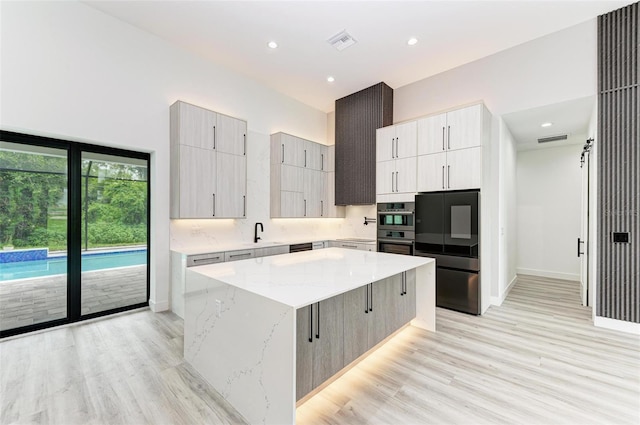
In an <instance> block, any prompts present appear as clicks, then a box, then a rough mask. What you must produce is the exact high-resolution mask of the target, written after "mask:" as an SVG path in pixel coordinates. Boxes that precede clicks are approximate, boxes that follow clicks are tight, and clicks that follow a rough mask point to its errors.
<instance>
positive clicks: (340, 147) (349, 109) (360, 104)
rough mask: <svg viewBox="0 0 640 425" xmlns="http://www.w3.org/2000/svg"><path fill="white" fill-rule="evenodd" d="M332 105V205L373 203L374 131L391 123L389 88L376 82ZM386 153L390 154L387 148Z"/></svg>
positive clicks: (391, 106) (374, 200) (391, 97)
mask: <svg viewBox="0 0 640 425" xmlns="http://www.w3.org/2000/svg"><path fill="white" fill-rule="evenodd" d="M335 105H336V113H335V117H336V127H335V128H336V161H335V167H336V168H335V170H336V183H335V190H336V204H337V205H372V204H375V203H376V150H377V148H376V130H377V129H378V128H381V127H385V126H388V125H391V124H392V122H393V89H392V88H391V87H389V86H388V85H386V84H384V83H378V84H376V85H374V86H371V87H369V88H366V89H364V90H360V91H359V92H356V93H353V94H351V95H349V96H346V97H343V98H341V99H338V100H336V103H335ZM401 138H403V136H401ZM389 143H391V142H389ZM399 150H401V148H400V147H399ZM387 151H388V152H389V154H388V155H391V146H389V147H388V149H387ZM394 152H395V147H394ZM390 159H391V158H390Z"/></svg>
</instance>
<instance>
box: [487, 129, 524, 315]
mask: <svg viewBox="0 0 640 425" xmlns="http://www.w3.org/2000/svg"><path fill="white" fill-rule="evenodd" d="M499 143H500V158H499V166H498V169H499V175H500V177H499V182H498V185H499V189H498V193H499V199H498V232H499V239H498V240H499V243H498V252H499V255H498V258H500V259H501V260H502V261H500V263H499V264H498V279H497V280H494V281H493V282H492V284H493V287H492V291H491V293H492V304H496V305H500V304H502V302H503V301H504V299H505V298H506V296H507V294H508V292H509V290H510V289H511V288H512V286H513V284H514V283H515V279H516V259H517V257H516V253H517V249H518V246H517V242H518V239H517V220H516V214H517V202H516V199H517V196H518V194H517V188H516V180H517V174H516V161H517V152H516V141H515V139H514V138H513V136H512V134H511V132H510V131H509V128H508V127H507V126H506V124H505V123H504V121H503V120H502V119H500V142H499Z"/></svg>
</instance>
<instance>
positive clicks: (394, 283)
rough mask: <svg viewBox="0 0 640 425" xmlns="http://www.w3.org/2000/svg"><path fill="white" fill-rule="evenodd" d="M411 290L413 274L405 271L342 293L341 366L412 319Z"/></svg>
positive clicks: (413, 285) (414, 286) (414, 294)
mask: <svg viewBox="0 0 640 425" xmlns="http://www.w3.org/2000/svg"><path fill="white" fill-rule="evenodd" d="M415 288H416V275H415V271H409V272H407V273H406V274H405V273H400V274H397V275H394V276H391V277H388V278H386V279H382V280H380V281H378V282H374V283H372V284H369V285H366V286H364V287H362V288H357V289H354V290H352V291H349V292H347V293H345V294H344V364H345V366H346V365H348V364H350V363H351V362H353V361H354V360H356V359H357V358H358V357H360V356H361V355H362V354H364V353H366V352H367V351H368V350H370V349H371V348H372V347H374V346H375V345H377V344H378V343H380V342H381V341H382V340H384V339H385V338H386V337H388V336H389V335H391V334H392V333H394V332H395V331H397V330H398V329H400V328H401V327H402V326H404V325H405V324H407V323H409V322H410V321H411V320H412V319H413V318H414V317H415V316H416V306H415V302H416V289H415ZM410 294H411V295H410ZM412 302H413V306H411V303H412Z"/></svg>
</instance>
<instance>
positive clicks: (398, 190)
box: [396, 171, 400, 192]
mask: <svg viewBox="0 0 640 425" xmlns="http://www.w3.org/2000/svg"><path fill="white" fill-rule="evenodd" d="M399 176H400V171H396V192H400V189H398V177H399Z"/></svg>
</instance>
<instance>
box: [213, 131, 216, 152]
mask: <svg viewBox="0 0 640 425" xmlns="http://www.w3.org/2000/svg"><path fill="white" fill-rule="evenodd" d="M213 150H214V151H215V150H216V126H215V125H214V126H213Z"/></svg>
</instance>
